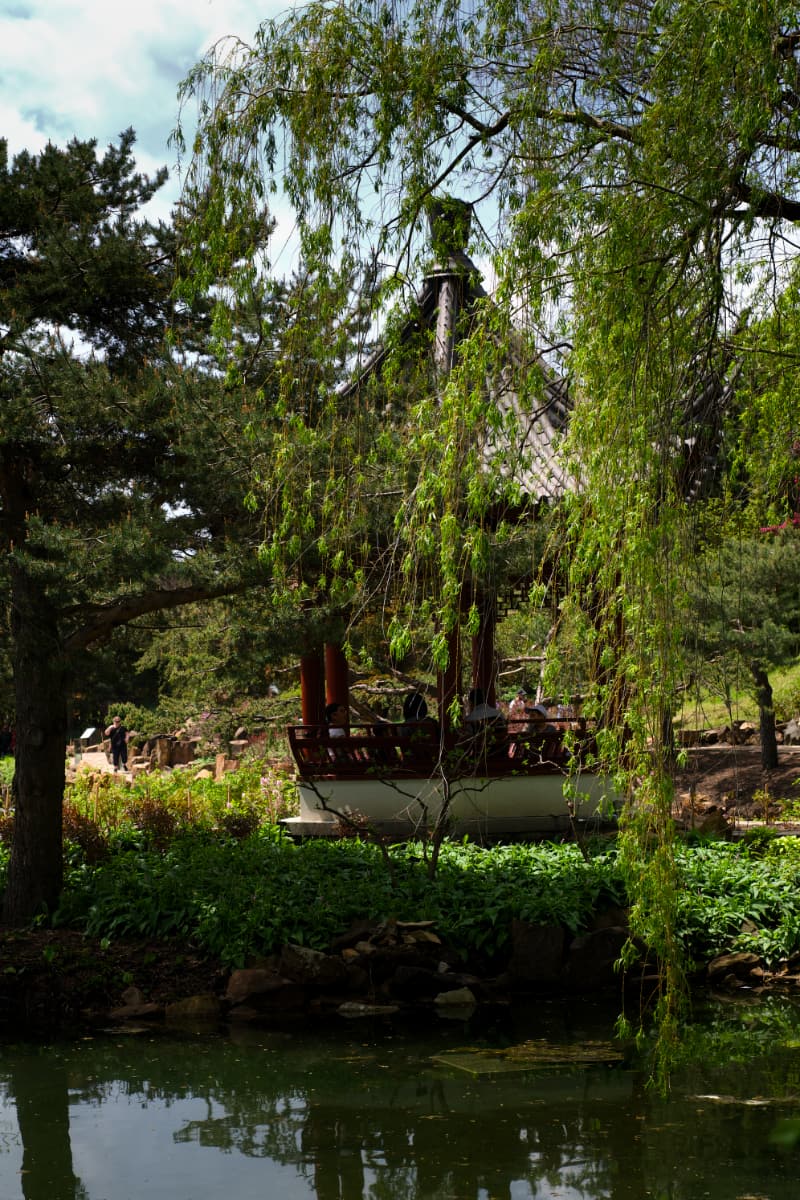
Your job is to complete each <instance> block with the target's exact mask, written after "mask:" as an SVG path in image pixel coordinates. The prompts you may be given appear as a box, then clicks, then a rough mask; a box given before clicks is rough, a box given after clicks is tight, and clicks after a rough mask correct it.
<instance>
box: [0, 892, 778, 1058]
mask: <svg viewBox="0 0 800 1200" xmlns="http://www.w3.org/2000/svg"><path fill="white" fill-rule="evenodd" d="M626 939H627V930H626V927H625V914H624V912H623V911H621V910H614V911H611V912H607V913H605V914H603V915H602V916H600V917H598V919H597V921H596V922H595V924H594V926H593V928H591V929H590V930H587V931H586V932H584V933H581V934H579V935H578V936H573V935H572V934H570V933H569V931H567V930H566V929H564V928H563V927H561V926H545V925H530V924H528V923H526V922H524V921H515V922H514V927H513V929H512V930H511V938H510V943H509V947H508V952H507V953H506V955H504V956H502V958H500V959H499V960H497V961H493V962H485V961H484V962H478V961H475V962H470V963H462V962H459V961H458V960H457V959H456V956H455V955H454V954H453V953H452V952H451V951H449V950H448V948H447V947H446V946H445V945H444V944H443V942H442V940H441V939H440V937H439V935H438V934H437V932H436V930H435V928H434V927H433V925H432V923H431V922H428V921H418V922H398V921H382V922H367V921H364V922H360V923H358V924H357V925H354V926H353V927H352V929H350V930H349V931H348V932H347V933H346V934H344V935H343V936H342V937H340V938H338V939H337V941H336V942H335V944H333V945H332V946H330V947H329V949H328V952H325V953H323V952H321V951H319V950H313V949H310V948H308V947H305V946H296V945H287V946H285V947H283V949H282V950H281V952H280V953H278V954H275V955H272V956H270V957H269V958H266V959H264V960H262V961H259V962H254V963H251V964H248V965H247V966H246V967H243V968H240V969H234V970H228V969H225V968H223V967H222V966H221V965H220V964H219V963H215V962H214V961H212V960H209V959H207V958H204V957H202V956H200V955H198V954H196V953H194V952H192V950H191V949H190V948H187V947H186V946H183V945H180V944H171V945H166V944H163V943H149V944H143V943H126V942H121V943H114V944H107V943H105V942H103V943H98V942H96V941H93V940H91V939H88V938H85V937H83V936H82V935H81V934H78V933H75V932H71V931H54V930H47V931H34V932H30V933H25V932H15V931H3V932H0V1030H2V1031H4V1032H5V1033H6V1034H7V1033H8V1032H9V1031H13V1033H14V1034H15V1035H20V1034H23V1033H34V1034H37V1035H41V1034H48V1033H60V1034H63V1033H78V1032H81V1031H84V1030H86V1029H93V1028H98V1027H104V1028H107V1027H113V1028H127V1029H132V1028H140V1029H141V1028H152V1027H153V1026H156V1025H159V1026H167V1027H171V1026H179V1025H187V1024H189V1025H194V1026H196V1025H202V1026H205V1027H218V1026H220V1025H221V1024H226V1023H227V1024H233V1023H251V1024H258V1023H262V1024H274V1023H283V1022H286V1021H287V1020H292V1021H293V1020H302V1019H311V1018H321V1017H322V1018H326V1017H329V1018H331V1019H336V1020H341V1019H347V1020H354V1019H359V1018H367V1017H396V1016H397V1017H402V1016H403V1015H412V1014H419V1013H425V1012H427V1013H430V1014H432V1015H433V1014H440V1015H449V1016H452V1015H454V1014H455V1015H461V1014H464V1015H467V1014H469V1013H471V1012H472V1011H473V1010H475V1009H476V1008H479V1007H482V1006H490V1005H508V1004H511V1003H512V1002H513V1001H514V1000H515V999H518V998H519V999H521V998H529V997H531V996H536V995H541V996H545V995H546V996H552V995H565V996H566V995H570V996H575V995H592V996H597V995H601V994H606V995H608V994H614V993H616V994H621V993H622V992H623V991H630V992H632V993H633V994H635V995H636V996H637V997H638V999H639V1001H640V1002H644V1003H647V1002H648V1000H649V999H651V998H654V997H655V996H656V995H657V992H658V976H657V973H656V971H655V970H654V969H653V966H652V964H648V963H647V962H646V961H644V960H642V961H641V962H640V963H639V964H637V965H636V967H635V968H634V969H632V970H629V971H628V972H627V973H626V974H625V975H624V976H621V975H620V974H619V973H618V972H617V970H616V968H615V963H616V962H617V959H618V958H619V954H620V950H621V948H622V946H623V944H624V943H625V941H626ZM692 983H693V986H696V987H697V988H698V989H708V988H710V989H712V990H714V991H723V992H729V993H730V992H741V991H746V992H748V993H750V994H755V995H758V994H760V993H763V992H765V991H776V990H780V991H785V992H788V993H791V994H797V995H800V954H798V955H795V956H793V958H792V960H790V961H788V962H786V963H782V964H780V965H779V967H778V968H773V969H771V968H769V967H768V966H767V964H766V963H764V962H763V961H762V960H760V959H759V958H758V956H757V955H755V954H747V953H737V954H725V955H720V956H719V957H718V958H715V959H714V960H712V961H711V962H710V963H708V964H707V965H706V966H705V967H704V969H703V970H702V971H700V972H698V974H697V976H696V977H695V979H694V980H693V981H692Z"/></svg>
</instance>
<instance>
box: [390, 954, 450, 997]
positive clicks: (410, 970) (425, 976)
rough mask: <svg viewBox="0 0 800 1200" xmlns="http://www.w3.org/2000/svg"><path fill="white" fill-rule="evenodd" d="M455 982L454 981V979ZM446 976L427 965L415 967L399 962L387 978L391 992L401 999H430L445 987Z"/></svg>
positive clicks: (446, 982)
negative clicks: (392, 973)
mask: <svg viewBox="0 0 800 1200" xmlns="http://www.w3.org/2000/svg"><path fill="white" fill-rule="evenodd" d="M454 982H455V981H454ZM447 984H448V977H447V976H446V975H442V974H440V973H439V972H438V971H432V970H430V968H428V967H416V966H410V965H406V964H405V963H401V965H400V966H399V967H398V968H397V970H396V971H395V973H394V975H393V976H392V977H391V979H390V980H389V987H390V989H391V991H392V993H393V994H394V995H396V996H399V997H400V998H401V1000H408V1001H414V1000H432V999H433V997H434V996H436V995H438V994H439V993H440V992H441V991H442V988H446V987H447Z"/></svg>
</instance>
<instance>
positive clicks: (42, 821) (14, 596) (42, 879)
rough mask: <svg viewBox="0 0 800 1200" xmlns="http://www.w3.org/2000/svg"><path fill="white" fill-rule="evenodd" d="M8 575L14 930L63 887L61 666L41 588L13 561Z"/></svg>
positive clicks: (7, 909)
mask: <svg viewBox="0 0 800 1200" xmlns="http://www.w3.org/2000/svg"><path fill="white" fill-rule="evenodd" d="M10 574H11V601H12V603H11V633H12V655H13V664H14V689H15V695H16V731H17V741H16V764H15V770H14V789H13V795H14V841H13V844H12V847H11V858H10V861H9V867H8V885H7V887H6V893H5V898H4V907H3V917H4V920H5V921H6V923H7V924H9V925H16V926H19V925H27V924H29V923H30V921H32V920H33V918H34V917H35V916H37V915H38V914H39V913H42V912H52V911H53V909H54V908H55V907H56V905H57V903H58V899H59V896H60V894H61V887H62V883H63V851H62V833H61V821H62V815H61V810H62V801H63V796H64V773H65V772H64V765H65V758H66V740H67V719H66V699H65V696H66V666H65V658H64V653H63V648H62V646H61V643H60V638H59V634H58V621H57V619H56V611H55V607H54V606H53V604H52V603H51V602H50V601H49V600H48V599H47V597H46V596H45V595H43V591H44V589H43V587H42V585H41V583H39V581H38V580H36V579H34V578H32V577H31V575H30V574H29V573H28V572H26V570H25V569H24V567H22V566H21V565H19V564H18V563H14V562H13V561H12V563H11V566H10Z"/></svg>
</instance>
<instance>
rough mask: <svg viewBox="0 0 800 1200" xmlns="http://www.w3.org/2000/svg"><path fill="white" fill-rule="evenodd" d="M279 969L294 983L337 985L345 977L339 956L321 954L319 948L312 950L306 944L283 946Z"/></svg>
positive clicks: (345, 972)
mask: <svg viewBox="0 0 800 1200" xmlns="http://www.w3.org/2000/svg"><path fill="white" fill-rule="evenodd" d="M279 969H280V972H281V974H282V975H284V976H286V978H287V979H291V980H292V981H293V982H294V983H302V984H310V985H311V986H313V987H337V986H339V985H341V984H343V983H345V981H346V979H347V970H346V968H345V964H344V963H343V962H342V960H341V958H339V957H338V956H337V955H332V954H323V953H322V951H321V950H312V949H310V948H309V947H308V946H296V945H289V946H284V947H283V949H282V950H281V957H280V968H279Z"/></svg>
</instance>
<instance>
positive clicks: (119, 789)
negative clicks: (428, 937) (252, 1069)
mask: <svg viewBox="0 0 800 1200" xmlns="http://www.w3.org/2000/svg"><path fill="white" fill-rule="evenodd" d="M290 804H291V783H290V781H288V780H287V779H286V778H285V777H283V776H282V775H281V774H280V773H278V772H268V771H267V770H266V769H265V767H264V765H263V763H261V762H259V761H258V760H252V761H250V762H245V763H244V764H243V766H242V768H241V769H240V771H238V772H236V773H233V774H231V775H230V776H226V777H225V780H224V781H222V782H221V783H216V782H214V781H213V780H196V779H195V780H193V779H190V778H188V777H187V775H185V774H184V773H181V772H173V773H172V774H171V775H170V776H163V777H157V776H148V777H143V778H142V780H140V781H138V782H137V783H136V784H135V785H134V786H126V785H124V784H122V783H120V782H118V781H115V780H114V778H113V776H110V775H103V776H96V775H95V776H88V775H87V776H85V777H83V778H79V780H78V782H77V783H75V784H74V785H72V786H71V787H70V788H69V789H68V795H67V797H66V801H65V807H64V840H65V860H66V880H65V888H64V892H63V895H62V899H61V903H60V906H59V908H58V910H57V911H56V912H55V913H53V914H52V915H51V920H52V923H53V924H55V925H56V926H57V927H60V928H69V929H74V930H79V931H82V932H85V933H86V934H88V935H90V936H92V937H95V938H99V939H101V940H105V941H107V942H113V941H114V940H115V939H123V938H128V939H137V938H138V939H149V940H152V941H161V940H164V941H166V940H173V939H178V940H183V941H185V942H186V943H187V944H192V945H194V946H196V947H198V948H199V949H200V950H202V951H203V952H204V953H206V954H208V955H211V956H213V957H215V958H216V959H218V960H219V961H220V962H221V963H223V964H224V965H226V966H240V965H243V964H244V963H246V962H247V961H249V960H251V959H253V958H256V957H258V956H261V955H265V954H269V953H271V952H273V951H275V950H277V949H279V948H280V947H281V946H282V945H284V944H285V943H289V942H298V943H302V944H304V945H308V946H313V947H317V948H319V949H325V948H327V947H328V946H329V945H330V942H331V940H332V939H333V938H335V937H336V936H337V935H338V934H341V933H342V932H344V931H345V930H346V929H347V928H348V927H349V926H350V924H351V923H352V922H354V921H356V920H360V919H363V918H372V919H375V920H381V919H386V918H395V919H398V920H432V921H434V922H435V923H436V928H437V931H438V932H439V934H440V935H441V936H442V938H443V939H444V940H445V941H446V942H447V944H448V945H449V946H450V947H452V948H453V949H454V950H455V951H456V952H457V953H459V954H460V955H461V956H462V957H463V958H464V959H466V958H473V959H474V957H475V956H476V955H477V956H481V957H483V958H484V959H485V960H486V962H487V963H489V962H492V961H494V960H497V958H498V957H502V955H503V954H504V953H507V951H508V949H509V947H510V937H511V927H512V922H513V920H514V919H519V920H523V921H527V922H530V923H532V924H560V925H562V926H564V927H565V928H566V929H567V930H569V931H571V932H572V933H576V934H577V933H579V932H581V931H582V930H584V929H586V928H588V927H589V926H590V924H591V921H592V919H593V917H594V916H595V915H596V914H598V913H601V912H603V911H607V910H608V909H609V908H613V907H618V906H625V905H626V904H627V903H628V901H629V896H628V893H627V886H626V882H625V875H624V870H623V863H622V861H621V859H620V856H619V855H618V852H617V845H616V842H615V841H614V840H603V841H598V842H597V843H596V844H594V845H591V844H590V845H589V846H588V847H584V848H583V850H582V849H581V848H579V847H578V846H577V845H574V844H556V843H552V842H542V843H535V844H512V845H500V846H495V847H492V848H482V847H480V846H477V845H475V844H472V843H469V842H466V841H463V842H451V841H447V842H445V844H444V845H443V847H442V851H441V855H440V859H439V864H438V869H437V872H436V874H435V876H434V877H433V878H431V877H430V872H429V870H428V863H427V856H426V853H425V847H424V846H422V845H419V844H416V843H407V844H404V845H398V846H394V847H391V848H390V849H389V850H388V852H387V851H386V850H385V848H384V849H383V850H382V849H381V848H380V847H378V846H375V845H372V844H370V843H369V842H368V841H362V840H360V839H358V838H353V837H349V838H345V839H342V840H337V841H328V840H324V841H323V840H316V841H308V842H304V843H295V842H293V841H292V840H291V839H290V838H289V837H288V836H287V835H286V834H285V832H284V831H283V829H282V828H281V827H280V826H279V825H278V824H277V818H278V817H279V816H280V815H281V814H282V813H283V812H284V811H287V809H288V806H290ZM11 819H12V818H10V817H7V818H6V821H7V822H8V821H10V820H11ZM0 836H2V841H1V842H0V886H2V884H3V882H4V878H5V869H6V865H7V860H8V845H7V837H6V836H5V834H4V832H3V830H0ZM587 850H588V853H587ZM676 858H677V866H678V871H679V876H680V879H681V888H680V890H679V899H678V906H677V937H678V942H679V945H680V948H681V953H682V955H683V957H684V961H685V965H686V968H687V970H689V971H691V970H694V969H696V968H698V967H701V966H702V965H703V964H704V962H706V961H707V960H708V959H710V958H711V957H713V956H714V955H715V954H719V953H723V952H727V951H732V950H750V951H754V952H755V953H757V954H759V955H760V956H761V957H762V958H763V959H764V960H765V961H766V962H768V963H770V964H774V963H776V962H778V961H780V960H781V959H784V958H788V957H789V956H790V955H792V954H793V953H795V952H796V951H798V950H799V949H800V888H798V884H799V883H800V844H798V842H797V840H796V839H795V838H791V837H780V838H779V837H773V836H770V834H769V831H764V834H763V836H761V837H760V838H753V840H752V841H751V842H749V843H748V842H744V841H742V842H736V843H728V842H722V841H714V840H703V839H701V838H694V839H692V840H689V841H685V842H681V843H680V844H679V847H678V850H677V854H676Z"/></svg>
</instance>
